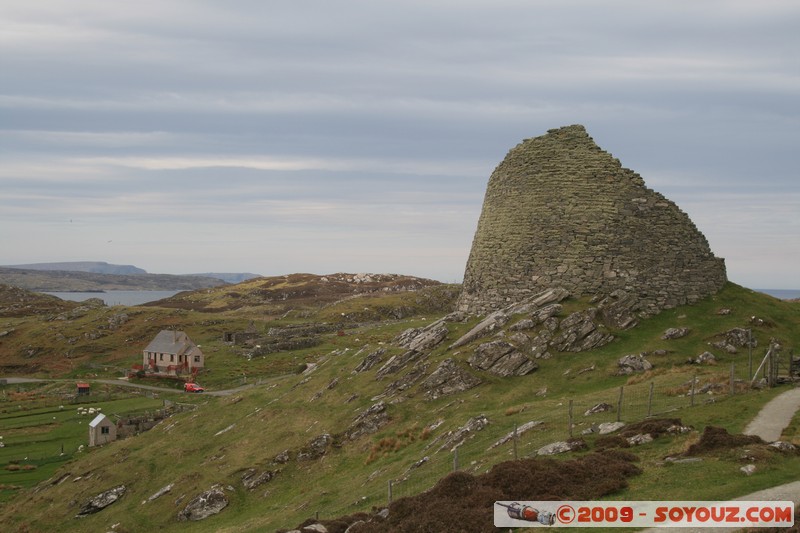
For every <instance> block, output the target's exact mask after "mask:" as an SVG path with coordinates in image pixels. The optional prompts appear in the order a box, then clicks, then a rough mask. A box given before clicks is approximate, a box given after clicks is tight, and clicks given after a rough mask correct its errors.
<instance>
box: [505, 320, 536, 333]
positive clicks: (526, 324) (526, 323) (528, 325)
mask: <svg viewBox="0 0 800 533" xmlns="http://www.w3.org/2000/svg"><path fill="white" fill-rule="evenodd" d="M535 327H536V322H534V321H533V320H531V319H530V318H523V319H522V320H520V321H519V322H517V323H516V324H512V325H511V326H509V327H508V329H509V330H511V331H525V330H528V329H533V328H535Z"/></svg>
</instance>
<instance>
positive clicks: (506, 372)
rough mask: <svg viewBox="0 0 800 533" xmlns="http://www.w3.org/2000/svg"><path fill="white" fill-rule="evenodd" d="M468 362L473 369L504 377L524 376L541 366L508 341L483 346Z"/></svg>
mask: <svg viewBox="0 0 800 533" xmlns="http://www.w3.org/2000/svg"><path fill="white" fill-rule="evenodd" d="M467 362H468V363H469V364H470V366H471V367H472V368H476V369H478V370H485V371H487V372H490V373H492V374H495V375H498V376H503V377H506V376H524V375H526V374H530V373H531V372H533V371H534V370H536V369H537V368H539V365H537V364H536V363H535V362H534V361H532V360H530V359H528V357H527V356H526V355H525V354H523V353H522V352H520V351H518V350H517V349H516V348H515V347H514V345H512V344H509V343H508V342H506V341H492V342H486V343H484V344H481V345H480V346H478V347H477V348H476V349H475V351H474V352H473V354H472V356H471V357H470V358H469V359H468V361H467Z"/></svg>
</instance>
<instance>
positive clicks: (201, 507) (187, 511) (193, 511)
mask: <svg viewBox="0 0 800 533" xmlns="http://www.w3.org/2000/svg"><path fill="white" fill-rule="evenodd" d="M227 506H228V497H227V496H225V491H223V490H222V487H220V486H219V485H214V486H213V487H211V488H210V489H208V490H207V491H205V492H203V493H202V494H200V495H199V496H197V497H195V498H194V499H193V500H191V501H190V502H189V503H188V504H186V507H184V508H183V510H182V511H181V512H179V513H178V521H180V522H186V521H193V522H194V521H197V520H204V519H206V518H208V517H209V516H212V515H215V514H217V513H219V512H220V511H222V510H223V509H224V508H225V507H227Z"/></svg>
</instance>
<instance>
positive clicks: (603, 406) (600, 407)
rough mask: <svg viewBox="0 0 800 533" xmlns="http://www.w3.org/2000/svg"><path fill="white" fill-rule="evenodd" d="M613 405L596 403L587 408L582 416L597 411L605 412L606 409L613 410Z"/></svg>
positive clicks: (593, 413)
mask: <svg viewBox="0 0 800 533" xmlns="http://www.w3.org/2000/svg"><path fill="white" fill-rule="evenodd" d="M613 410H614V406H613V405H611V404H610V403H598V404H597V405H595V406H594V407H592V408H590V409H587V410H586V412H585V413H583V416H589V415H595V414H597V413H605V412H606V411H613Z"/></svg>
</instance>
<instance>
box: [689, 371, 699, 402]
mask: <svg viewBox="0 0 800 533" xmlns="http://www.w3.org/2000/svg"><path fill="white" fill-rule="evenodd" d="M695 383H697V372H695V373H694V375H693V376H692V392H691V400H689V405H690V406H692V407H694V387H695Z"/></svg>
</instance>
